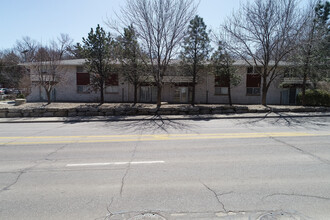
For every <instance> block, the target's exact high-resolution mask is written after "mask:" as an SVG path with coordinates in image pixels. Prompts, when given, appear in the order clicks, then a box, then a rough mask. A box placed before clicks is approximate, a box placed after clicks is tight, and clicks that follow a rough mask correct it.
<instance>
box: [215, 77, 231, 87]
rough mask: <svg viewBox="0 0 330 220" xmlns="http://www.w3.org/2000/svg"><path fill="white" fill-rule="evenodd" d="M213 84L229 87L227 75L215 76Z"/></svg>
mask: <svg viewBox="0 0 330 220" xmlns="http://www.w3.org/2000/svg"><path fill="white" fill-rule="evenodd" d="M214 86H216V87H229V77H228V76H224V75H221V76H215V77H214Z"/></svg>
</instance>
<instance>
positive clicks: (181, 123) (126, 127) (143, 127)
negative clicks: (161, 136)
mask: <svg viewBox="0 0 330 220" xmlns="http://www.w3.org/2000/svg"><path fill="white" fill-rule="evenodd" d="M190 122H191V121H189V120H171V119H169V118H167V117H166V116H162V115H153V116H152V117H149V118H147V119H145V120H136V121H111V122H106V123H105V126H107V127H110V126H111V127H112V128H113V129H117V130H119V131H125V132H126V131H130V132H137V133H141V134H143V133H152V134H154V133H170V132H175V131H180V132H184V133H188V132H189V131H192V130H193V128H195V127H196V126H195V125H193V124H192V123H190Z"/></svg>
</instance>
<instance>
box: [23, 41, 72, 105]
mask: <svg viewBox="0 0 330 220" xmlns="http://www.w3.org/2000/svg"><path fill="white" fill-rule="evenodd" d="M71 42H72V41H71V39H70V38H69V37H67V36H66V35H61V37H59V38H58V39H57V42H56V41H52V42H51V43H50V44H49V46H44V47H43V46H40V47H39V48H38V50H37V52H36V54H35V56H34V58H33V60H34V61H33V62H31V63H28V64H27V66H28V67H29V68H31V72H32V73H34V74H32V76H31V77H32V80H33V81H34V83H35V84H36V85H38V86H41V87H42V88H44V90H45V92H46V95H47V101H48V104H50V103H51V101H52V100H51V93H52V92H53V90H54V88H55V86H56V85H57V84H58V83H60V82H61V81H63V80H64V78H65V67H64V66H63V65H61V61H62V60H63V58H64V57H65V54H66V49H67V47H68V46H69V45H70V44H71Z"/></svg>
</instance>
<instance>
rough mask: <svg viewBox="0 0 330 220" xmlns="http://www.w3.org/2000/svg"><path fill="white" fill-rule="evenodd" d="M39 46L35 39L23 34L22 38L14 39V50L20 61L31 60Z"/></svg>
mask: <svg viewBox="0 0 330 220" xmlns="http://www.w3.org/2000/svg"><path fill="white" fill-rule="evenodd" d="M39 47H40V45H39V43H38V42H37V41H35V40H33V39H31V38H30V37H28V36H25V37H23V38H22V40H17V41H16V46H15V52H16V54H17V55H18V56H19V57H20V61H21V62H32V61H34V58H35V54H36V53H37V50H38V48H39Z"/></svg>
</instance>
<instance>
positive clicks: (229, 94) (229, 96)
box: [228, 83, 233, 106]
mask: <svg viewBox="0 0 330 220" xmlns="http://www.w3.org/2000/svg"><path fill="white" fill-rule="evenodd" d="M228 101H229V105H230V106H232V105H233V103H232V102H231V87H230V83H229V86H228Z"/></svg>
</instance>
